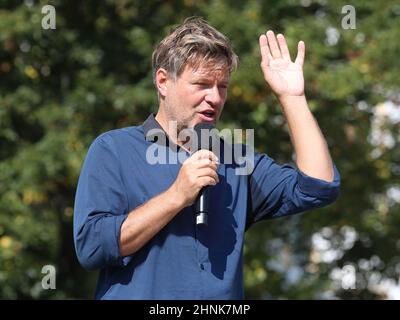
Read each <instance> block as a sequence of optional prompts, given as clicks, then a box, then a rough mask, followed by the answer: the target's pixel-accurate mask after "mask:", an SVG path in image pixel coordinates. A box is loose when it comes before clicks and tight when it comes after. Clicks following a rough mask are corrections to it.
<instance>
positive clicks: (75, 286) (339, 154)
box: [0, 0, 400, 299]
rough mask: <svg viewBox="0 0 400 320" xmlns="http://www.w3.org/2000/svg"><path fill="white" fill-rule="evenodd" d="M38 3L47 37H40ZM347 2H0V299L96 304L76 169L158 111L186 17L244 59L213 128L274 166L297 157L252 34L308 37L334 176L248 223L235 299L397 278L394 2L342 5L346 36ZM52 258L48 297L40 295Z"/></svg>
mask: <svg viewBox="0 0 400 320" xmlns="http://www.w3.org/2000/svg"><path fill="white" fill-rule="evenodd" d="M47 4H51V5H53V6H54V7H55V8H56V13H57V29H56V30H51V29H49V30H43V29H42V28H41V19H42V17H43V14H42V13H41V8H42V7H43V6H44V5H47ZM346 4H348V3H347V1H339V0H334V1H329V2H327V1H312V0H302V1H293V0H284V1H282V0H281V1H256V0H249V1H245V2H244V1H234V0H207V1H206V0H201V1H192V0H170V1H156V0H155V1H140V0H106V1H102V2H101V3H99V2H98V1H93V0H89V1H76V0H72V1H61V0H58V1H57V0H54V1H50V2H48V1H33V0H25V1H6V0H3V1H1V2H0V44H1V46H0V298H2V299H14V298H22V299H24V298H26V299H28V298H91V297H92V296H93V292H94V286H95V279H96V274H95V273H87V272H85V271H84V270H83V269H82V268H81V267H80V266H79V264H78V263H77V260H76V257H75V253H74V248H73V240H72V215H73V201H74V193H75V188H76V182H77V179H78V176H79V171H80V168H81V165H82V162H83V159H84V157H85V155H86V151H87V149H88V147H89V145H90V143H91V142H92V140H93V139H94V138H95V137H96V136H97V135H98V134H100V133H102V132H104V131H106V130H110V129H113V128H119V127H124V126H129V125H136V124H139V123H141V122H142V121H143V120H144V119H145V118H146V116H147V115H148V113H149V112H151V111H155V110H156V109H157V97H156V94H155V90H154V88H153V84H152V78H151V64H150V61H151V53H152V50H153V47H154V46H155V45H156V43H157V42H158V41H159V40H160V39H162V37H163V36H165V35H166V34H167V32H168V30H169V29H170V28H171V27H172V26H174V25H175V24H177V23H180V22H181V21H182V20H183V19H184V18H185V17H187V16H191V15H201V16H204V17H205V18H206V19H207V20H208V21H209V22H210V23H211V24H212V25H214V26H215V27H217V28H218V29H219V30H220V31H222V32H223V33H225V34H226V35H227V36H228V37H229V38H230V39H231V40H232V42H233V45H234V48H235V50H236V51H237V53H238V54H239V56H240V60H241V66H240V68H239V70H238V71H237V72H236V73H235V74H234V75H233V77H232V81H231V85H230V93H229V98H228V102H227V105H226V108H225V111H224V114H223V117H222V121H221V124H220V127H221V128H222V127H230V128H233V127H242V128H256V130H255V135H256V136H255V141H256V146H257V149H258V150H259V151H262V152H267V153H268V154H269V155H270V156H272V157H273V158H275V159H276V160H277V161H278V162H279V163H284V162H288V161H293V160H292V159H293V155H292V147H291V144H290V140H289V136H288V132H287V128H286V126H285V122H284V118H283V117H282V113H281V111H280V108H279V106H278V104H277V101H276V99H275V98H274V97H273V96H272V94H271V92H270V90H269V89H268V88H267V87H266V85H265V83H264V80H263V78H262V74H261V71H260V68H259V63H260V57H259V49H258V36H259V34H261V33H262V32H266V30H268V29H269V28H270V29H273V30H275V31H277V32H283V33H284V34H285V35H286V37H287V39H288V42H289V47H290V48H291V54H292V58H293V57H294V56H295V51H294V49H295V48H296V44H297V41H299V40H304V41H305V43H306V63H305V76H306V93H307V97H308V100H309V104H310V107H311V108H312V110H313V112H314V115H315V116H316V118H317V120H318V122H319V124H320V126H321V128H322V130H323V132H324V134H325V136H326V138H327V141H328V144H329V146H330V150H331V153H332V156H333V158H334V160H335V163H336V165H337V167H338V168H339V171H340V172H341V175H342V180H343V182H342V195H341V197H340V199H339V201H338V202H336V203H335V204H333V205H331V206H329V207H327V208H323V209H318V210H314V212H309V213H306V214H300V215H297V216H293V217H290V218H283V219H277V220H270V221H266V222H261V223H259V224H256V225H254V226H253V227H252V228H251V229H250V231H249V232H248V234H247V236H246V237H247V241H246V245H245V284H246V297H247V298H334V297H338V298H385V297H386V296H385V294H386V293H385V292H386V291H385V288H386V287H387V286H388V285H390V284H394V283H397V281H398V278H399V272H400V252H399V250H400V241H399V237H398V231H397V225H399V223H400V212H399V198H400V196H399V193H400V191H399V185H400V184H399V175H400V165H399V158H400V151H399V150H400V148H397V145H398V141H399V136H398V132H399V123H400V117H399V116H398V115H397V116H396V114H395V112H397V113H398V112H399V111H398V107H397V106H398V105H399V104H400V95H399V88H400V78H399V77H398V72H397V70H399V67H400V61H399V59H398V56H399V54H400V43H399V42H398V41H397V37H398V36H397V34H398V32H399V31H400V19H399V15H400V6H399V4H398V3H396V1H394V0H388V1H371V0H370V1H360V0H358V1H352V4H351V5H353V6H354V7H355V9H356V14H357V16H356V22H357V23H356V29H354V30H352V29H349V30H345V29H342V27H341V20H342V18H343V16H344V15H343V14H342V13H341V10H342V7H343V6H344V5H346ZM390 102H392V104H390ZM47 264H50V265H54V266H55V267H56V269H57V283H56V285H57V289H56V290H42V287H41V280H42V277H43V276H44V274H41V270H42V267H43V266H44V265H47ZM346 275H347V276H349V277H350V278H346V277H345V276H346ZM353 276H354V277H353ZM352 277H353V278H352ZM346 279H347V280H346ZM348 279H349V280H348ZM346 281H347V282H346ZM385 286H386V287H385Z"/></svg>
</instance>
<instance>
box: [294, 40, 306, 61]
mask: <svg viewBox="0 0 400 320" xmlns="http://www.w3.org/2000/svg"><path fill="white" fill-rule="evenodd" d="M305 54H306V45H305V43H304V41H299V44H298V45H297V57H296V61H295V62H294V63H296V64H298V65H299V66H301V67H303V65H304V56H305Z"/></svg>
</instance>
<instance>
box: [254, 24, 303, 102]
mask: <svg viewBox="0 0 400 320" xmlns="http://www.w3.org/2000/svg"><path fill="white" fill-rule="evenodd" d="M277 39H278V40H277ZM259 40H260V51H261V69H262V71H263V74H264V78H265V81H267V83H268V84H269V86H270V87H271V89H272V90H273V91H274V93H275V94H276V95H277V96H278V97H280V96H301V95H303V94H304V77H303V64H304V55H305V45H304V42H303V41H300V42H299V44H298V52H297V57H296V60H295V62H292V60H291V58H290V53H289V49H288V46H287V44H286V40H285V37H284V36H283V35H282V34H278V35H277V37H275V34H274V33H273V31H268V32H267V33H266V35H264V34H263V35H261V36H260V39H259Z"/></svg>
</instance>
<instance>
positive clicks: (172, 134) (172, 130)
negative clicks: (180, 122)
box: [155, 105, 188, 151]
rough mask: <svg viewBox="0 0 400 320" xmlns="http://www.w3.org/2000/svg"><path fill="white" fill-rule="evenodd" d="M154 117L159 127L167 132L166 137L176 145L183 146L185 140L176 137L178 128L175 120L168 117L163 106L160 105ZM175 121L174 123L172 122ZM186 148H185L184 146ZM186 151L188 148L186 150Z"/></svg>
mask: <svg viewBox="0 0 400 320" xmlns="http://www.w3.org/2000/svg"><path fill="white" fill-rule="evenodd" d="M155 119H156V120H157V122H158V123H159V125H160V126H161V128H162V129H163V130H164V131H165V132H166V133H167V135H168V139H169V140H170V141H171V142H173V143H175V144H176V145H178V146H181V147H182V146H183V145H184V144H185V143H186V142H187V141H181V140H179V139H178V136H179V128H177V126H176V125H177V123H176V120H174V119H170V118H169V117H168V115H167V114H166V113H165V111H164V108H162V106H161V105H160V107H159V109H158V112H157V114H156V116H155ZM174 121H175V125H173V122H174ZM184 149H186V148H184ZM187 151H188V150H187Z"/></svg>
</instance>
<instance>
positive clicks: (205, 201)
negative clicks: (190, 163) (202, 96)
mask: <svg viewBox="0 0 400 320" xmlns="http://www.w3.org/2000/svg"><path fill="white" fill-rule="evenodd" d="M212 129H214V126H213V125H212V124H211V123H198V124H196V125H195V126H194V128H193V130H194V134H195V135H196V136H197V146H196V145H194V146H193V144H192V146H193V147H194V148H193V149H194V151H198V150H200V149H206V150H209V151H211V150H212V146H213V137H212V132H211V130H212ZM202 132H203V134H202ZM194 141H196V139H194ZM209 191H210V190H209V186H205V187H203V188H202V189H201V190H200V192H199V195H198V196H197V199H196V202H195V213H196V225H204V226H207V225H208V213H209V208H210V203H209V202H210V194H209Z"/></svg>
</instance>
